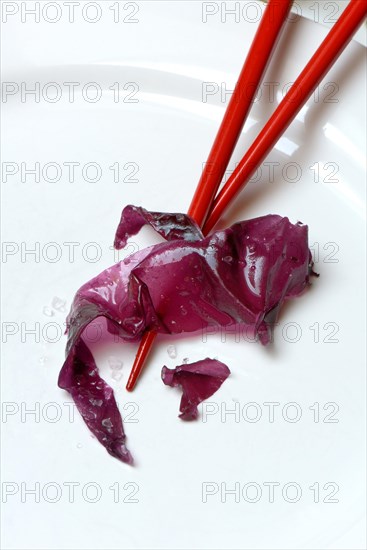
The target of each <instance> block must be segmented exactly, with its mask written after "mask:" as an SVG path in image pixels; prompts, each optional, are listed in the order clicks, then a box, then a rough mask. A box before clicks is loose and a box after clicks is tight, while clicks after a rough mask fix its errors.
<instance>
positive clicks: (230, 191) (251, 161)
mask: <svg viewBox="0 0 367 550" xmlns="http://www.w3.org/2000/svg"><path fill="white" fill-rule="evenodd" d="M366 15H367V2H366V0H350V2H349V4H348V6H347V7H346V8H345V10H344V11H343V13H342V14H341V16H340V17H339V19H338V21H337V22H336V23H335V25H334V26H333V28H332V29H331V30H330V32H329V33H328V35H327V36H326V38H325V39H324V41H323V42H322V44H321V46H320V47H319V48H318V50H317V51H316V53H315V54H314V55H313V56H312V57H311V59H310V61H309V62H308V63H307V65H306V67H305V68H304V69H303V71H302V72H301V74H300V75H299V77H298V78H297V80H296V81H295V83H294V84H293V86H292V88H291V89H290V90H289V92H288V93H287V94H286V96H285V97H284V98H283V100H282V101H281V103H280V104H279V105H278V107H277V109H276V110H275V111H274V113H273V115H272V116H271V117H270V119H269V120H268V122H267V123H266V125H265V126H264V128H263V129H262V131H261V132H260V134H259V135H258V137H257V138H256V139H255V141H254V142H253V144H252V145H251V147H250V148H249V149H248V151H247V153H246V154H245V155H244V157H243V158H242V160H241V162H240V163H239V165H238V166H237V168H236V169H235V170H234V172H233V174H232V175H231V177H230V178H229V179H228V181H227V183H226V184H225V186H224V187H223V189H222V190H221V191H220V193H219V195H218V197H216V199H215V201H214V205H213V207H212V210H211V212H210V215H209V217H208V219H207V221H206V222H205V224H204V229H203V232H204V234H207V233H209V232H210V231H211V229H212V228H213V227H214V226H215V224H216V223H217V221H218V220H219V218H220V216H221V215H222V214H223V211H224V210H225V209H226V208H227V206H228V205H229V204H230V203H232V202H233V200H234V199H235V197H236V196H237V194H238V193H239V192H240V191H241V189H243V187H244V186H245V185H246V183H247V182H248V181H249V179H250V178H251V176H252V174H253V173H254V172H255V171H256V169H257V167H258V166H259V165H260V164H261V162H262V161H263V160H264V158H265V157H266V156H267V155H268V153H269V152H270V151H271V149H272V148H273V147H274V145H275V144H276V142H277V141H278V139H279V138H280V137H281V135H282V134H283V133H284V132H285V130H286V129H287V128H288V126H289V124H290V123H291V122H292V121H293V119H294V118H295V116H296V115H297V113H298V112H299V111H300V110H301V108H302V107H303V106H304V104H305V103H306V101H307V100H308V99H309V97H310V96H311V94H312V93H313V92H314V90H315V88H316V87H317V86H318V84H319V83H320V81H321V80H322V79H323V78H324V76H325V74H326V73H327V72H328V70H329V69H330V68H331V66H332V65H333V64H334V63H335V61H336V60H337V59H338V57H339V56H340V54H341V53H342V51H343V50H344V48H345V47H346V46H347V45H348V43H349V42H350V40H351V39H352V37H353V35H354V33H355V32H356V31H357V30H358V28H359V26H360V25H361V24H362V22H363V20H364V18H365V17H366Z"/></svg>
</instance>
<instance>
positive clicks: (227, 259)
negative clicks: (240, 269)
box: [223, 256, 233, 264]
mask: <svg viewBox="0 0 367 550" xmlns="http://www.w3.org/2000/svg"><path fill="white" fill-rule="evenodd" d="M223 261H224V262H226V263H227V264H230V263H232V262H233V258H232V256H224V258H223Z"/></svg>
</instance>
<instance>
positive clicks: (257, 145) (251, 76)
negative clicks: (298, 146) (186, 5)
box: [126, 0, 367, 391]
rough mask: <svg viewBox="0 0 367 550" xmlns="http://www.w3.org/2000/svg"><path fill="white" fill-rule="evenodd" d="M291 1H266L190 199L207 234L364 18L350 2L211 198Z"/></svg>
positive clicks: (141, 359) (365, 11)
mask: <svg viewBox="0 0 367 550" xmlns="http://www.w3.org/2000/svg"><path fill="white" fill-rule="evenodd" d="M292 3H293V0H269V2H268V4H267V7H266V9H265V12H264V15H263V17H262V19H261V21H260V25H259V27H258V30H257V32H256V34H255V37H254V40H253V43H252V45H251V48H250V50H249V52H248V55H247V58H246V61H245V63H244V65H243V67H242V70H241V73H240V76H239V79H238V82H237V85H236V87H235V90H234V93H233V95H232V98H231V101H230V102H229V104H228V107H227V109H226V112H225V114H224V118H223V121H222V123H221V125H220V128H219V130H218V133H217V136H216V138H215V141H214V144H213V146H212V149H211V151H210V154H209V158H208V161H207V163H206V165H205V168H204V170H203V173H202V176H201V178H200V181H199V184H198V186H197V189H196V191H195V194H194V197H193V199H192V202H191V205H190V208H189V210H188V215H189V216H191V217H192V218H193V219H194V220H195V221H196V222H197V224H198V225H199V226H200V227H201V228H202V230H203V234H204V235H207V234H208V233H209V232H210V230H211V229H212V228H213V227H214V226H215V224H216V223H217V221H218V220H219V218H220V216H221V215H222V214H223V212H224V210H225V209H226V208H227V207H228V206H229V204H230V203H232V202H233V200H234V198H235V197H236V196H237V194H238V193H239V192H240V191H241V189H242V188H243V187H244V186H245V185H246V184H247V182H248V181H249V179H250V178H251V176H252V175H253V174H254V172H255V171H256V170H257V168H258V166H259V165H260V164H261V162H262V161H263V160H264V158H265V157H266V156H267V155H268V153H269V152H270V151H271V149H272V148H273V147H274V145H275V144H276V142H277V141H278V140H279V138H280V137H281V136H282V134H283V133H284V132H285V130H286V129H287V128H288V126H289V125H290V124H291V122H292V121H293V119H294V118H295V117H296V115H297V114H298V113H299V111H300V110H301V109H302V107H303V106H304V104H305V103H306V102H307V100H308V99H309V97H310V96H311V94H312V93H313V92H314V90H315V89H316V87H317V86H318V84H319V83H320V82H321V80H322V79H323V78H324V76H325V75H326V73H327V72H328V71H329V69H330V68H331V67H332V65H333V64H334V63H335V61H336V60H337V59H338V57H339V56H340V54H341V53H342V51H343V50H344V48H345V47H346V46H347V45H348V43H349V42H350V40H351V39H352V37H353V35H354V33H355V32H356V31H357V29H358V28H359V26H360V25H361V24H362V22H363V20H364V18H365V17H366V15H367V2H366V0H350V2H349V4H348V6H347V7H346V8H345V10H344V11H343V13H342V14H341V16H340V17H339V19H338V21H337V22H336V23H335V25H334V26H333V27H332V29H331V30H330V31H329V33H328V35H327V36H326V38H325V39H324V41H323V42H322V44H321V46H320V47H319V48H318V49H317V50H316V53H315V54H314V55H313V56H312V58H311V59H310V61H309V62H308V63H307V65H306V67H305V68H304V69H303V71H302V72H301V74H300V75H299V77H298V78H297V80H296V81H295V83H294V84H293V86H292V88H291V89H290V90H289V92H288V93H287V94H286V95H285V96H284V98H283V100H282V101H281V103H280V104H279V105H278V107H277V109H276V110H275V111H274V113H273V115H272V116H271V117H270V119H269V121H268V122H267V123H266V124H265V126H264V128H263V129H262V130H261V132H260V133H259V135H258V136H257V138H256V139H255V141H254V142H253V144H252V145H251V146H250V148H249V149H248V151H247V153H246V154H245V155H244V156H243V158H242V160H241V161H240V163H239V164H238V166H237V167H236V169H235V170H234V172H233V173H232V175H231V177H230V178H229V179H228V181H227V182H226V184H225V185H224V187H223V189H222V190H221V191H220V193H219V194H218V196H217V197H216V194H217V191H218V188H219V185H220V183H221V181H222V178H223V175H224V173H225V170H226V168H227V166H228V163H229V161H230V159H231V156H232V153H233V150H234V148H235V146H236V143H237V140H238V138H239V136H240V134H241V131H242V128H243V125H244V123H245V121H246V119H247V115H248V113H249V110H250V107H251V104H252V101H253V99H254V96H255V93H256V91H257V89H258V86H259V84H260V83H261V80H262V76H263V74H264V72H265V69H266V67H267V64H268V62H269V60H270V58H271V55H272V53H273V51H274V48H275V45H276V43H277V39H278V37H279V36H280V32H281V29H282V27H283V24H284V22H285V20H286V18H287V15H288V13H289V11H290V8H291V6H292ZM155 337H156V332H155V331H153V330H151V331H148V332H146V333H145V334H144V335H143V338H142V340H141V342H140V346H139V350H138V353H137V355H136V358H135V361H134V364H133V367H132V369H131V373H130V377H129V379H128V382H127V385H126V389H127V390H129V391H132V390H133V388H134V386H135V384H136V381H137V379H138V377H139V375H140V373H141V371H142V369H143V366H144V364H145V361H146V359H147V357H148V354H149V351H150V349H151V347H152V344H153V342H154V339H155Z"/></svg>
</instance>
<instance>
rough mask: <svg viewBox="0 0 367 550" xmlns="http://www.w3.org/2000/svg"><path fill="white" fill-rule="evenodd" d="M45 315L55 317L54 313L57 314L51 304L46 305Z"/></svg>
mask: <svg viewBox="0 0 367 550" xmlns="http://www.w3.org/2000/svg"><path fill="white" fill-rule="evenodd" d="M43 315H46V316H47V317H53V315H55V312H54V311H52V309H51V308H50V307H49V306H44V308H43Z"/></svg>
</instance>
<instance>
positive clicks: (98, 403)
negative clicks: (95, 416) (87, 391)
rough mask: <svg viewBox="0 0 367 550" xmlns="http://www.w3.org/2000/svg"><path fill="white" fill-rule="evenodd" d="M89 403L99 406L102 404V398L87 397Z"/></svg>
mask: <svg viewBox="0 0 367 550" xmlns="http://www.w3.org/2000/svg"><path fill="white" fill-rule="evenodd" d="M89 403H90V404H91V405H93V407H95V406H97V407H101V406H102V404H103V401H102V399H93V398H91V399H89Z"/></svg>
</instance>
